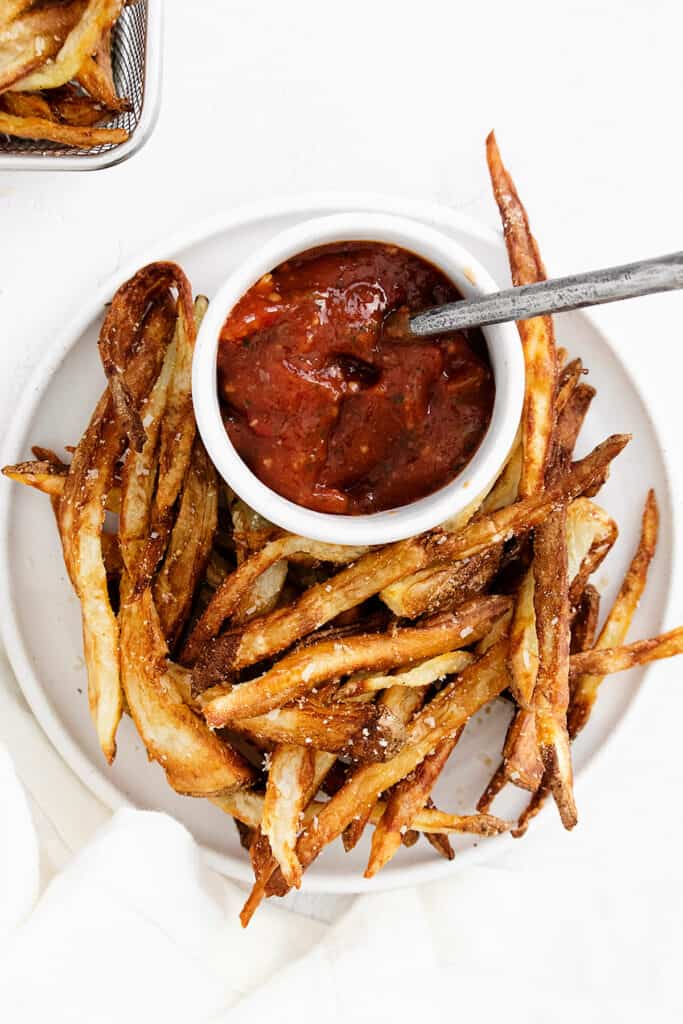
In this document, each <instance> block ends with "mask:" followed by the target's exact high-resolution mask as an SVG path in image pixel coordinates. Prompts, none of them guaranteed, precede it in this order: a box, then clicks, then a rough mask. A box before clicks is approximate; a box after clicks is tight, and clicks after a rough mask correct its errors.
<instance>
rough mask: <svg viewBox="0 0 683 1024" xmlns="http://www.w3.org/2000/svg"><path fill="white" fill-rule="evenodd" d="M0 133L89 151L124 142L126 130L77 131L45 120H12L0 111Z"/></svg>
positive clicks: (89, 129)
mask: <svg viewBox="0 0 683 1024" xmlns="http://www.w3.org/2000/svg"><path fill="white" fill-rule="evenodd" d="M0 132H2V133H4V134H5V135H14V136H16V137H17V138H19V139H39V140H41V139H42V140H45V141H47V142H61V143H62V144H63V145H65V146H76V147H78V149H90V148H91V147H93V146H111V145H116V144H118V143H120V142H125V141H126V139H127V138H128V132H127V131H126V130H125V128H78V127H74V126H72V125H69V124H59V123H58V122H56V121H47V120H45V119H44V118H41V117H15V116H14V115H13V114H5V113H3V112H2V111H0Z"/></svg>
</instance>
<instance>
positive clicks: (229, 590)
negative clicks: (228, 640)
mask: <svg viewBox="0 0 683 1024" xmlns="http://www.w3.org/2000/svg"><path fill="white" fill-rule="evenodd" d="M300 552H305V553H307V554H310V555H311V556H312V557H314V558H319V559H320V560H321V561H326V562H336V563H339V564H342V565H343V564H345V563H347V562H353V561H355V559H357V558H360V557H362V556H363V555H364V554H365V553H366V552H367V548H353V547H347V546H345V545H341V544H322V543H320V542H318V541H312V540H307V539H306V538H305V537H299V536H297V535H295V534H284V535H283V536H281V537H278V538H276V539H275V540H272V541H271V542H270V543H268V544H266V545H265V546H264V547H263V548H261V550H260V551H257V552H256V553H255V554H253V555H252V556H251V557H250V558H247V559H246V560H245V561H243V562H242V564H241V565H239V566H238V567H237V569H236V570H235V572H234V573H232V574H231V575H230V576H227V577H226V579H225V580H224V581H223V583H222V584H221V586H220V587H219V588H218V590H217V591H216V593H215V594H214V596H213V597H212V599H211V602H210V603H209V605H208V607H207V608H206V610H205V611H204V613H203V615H202V616H201V618H200V619H199V621H198V622H197V623H196V624H195V626H194V627H193V629H192V632H191V634H190V636H189V637H188V638H187V640H186V642H185V645H184V648H183V654H182V660H183V663H184V664H186V665H191V664H192V663H193V662H194V661H195V659H196V657H197V655H198V654H199V652H200V650H201V649H202V647H203V646H204V645H205V644H206V643H208V641H210V640H212V639H213V637H214V636H216V634H217V633H218V631H219V630H220V628H221V626H222V625H223V623H224V621H225V620H226V619H227V618H229V617H230V616H231V615H232V614H233V613H234V612H236V611H237V610H238V609H239V608H240V606H241V605H242V604H244V603H246V602H247V601H248V600H249V599H250V598H252V597H253V596H254V588H255V587H256V586H257V584H258V580H259V579H260V578H261V577H262V575H263V574H264V573H265V572H267V571H268V570H269V569H271V568H272V567H273V566H275V565H278V563H280V562H282V561H284V560H286V559H287V558H290V557H291V556H292V555H294V554H297V553H300Z"/></svg>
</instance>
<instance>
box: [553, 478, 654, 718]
mask: <svg viewBox="0 0 683 1024" xmlns="http://www.w3.org/2000/svg"><path fill="white" fill-rule="evenodd" d="M658 531H659V510H658V508H657V499H656V497H655V493H654V491H652V490H651V491H649V493H648V495H647V499H646V502H645V507H644V509H643V518H642V524H641V533H640V540H639V542H638V547H637V550H636V552H635V554H634V556H633V559H632V561H631V564H630V566H629V568H628V571H627V573H626V575H625V576H624V580H623V582H622V584H621V587H620V589H619V594H618V595H617V598H616V600H615V602H614V605H613V607H612V609H611V611H610V613H609V615H608V616H607V619H606V621H605V624H604V626H603V628H602V630H601V632H600V636H599V637H598V640H597V643H596V645H595V646H596V650H598V651H599V650H604V649H605V648H610V647H617V646H618V645H620V644H623V642H624V640H625V638H626V634H627V632H628V628H629V626H630V624H631V619H632V618H633V615H634V613H635V610H636V608H637V607H638V603H639V602H640V599H641V597H642V594H643V591H644V589H645V584H646V582H647V574H648V569H649V567H650V563H651V561H652V559H653V557H654V553H655V550H656V547H657V534H658ZM572 671H573V672H574V674H576V670H575V669H572ZM601 682H602V678H601V676H600V675H599V674H596V673H594V674H593V675H592V676H591V675H586V676H585V678H584V677H581V678H579V679H578V680H577V682H576V683H575V688H574V694H573V700H572V707H571V709H570V715H569V729H570V734H571V735H572V737H573V736H576V735H577V734H578V733H579V732H580V731H581V729H582V728H583V726H584V725H585V723H586V722H587V721H588V718H589V717H590V713H591V710H592V708H593V704H594V703H595V700H596V698H597V694H598V689H599V687H600V684H601Z"/></svg>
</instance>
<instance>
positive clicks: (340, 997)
mask: <svg viewBox="0 0 683 1024" xmlns="http://www.w3.org/2000/svg"><path fill="white" fill-rule="evenodd" d="M1 674H2V673H1V672H0V675H1ZM2 739H5V740H6V741H8V745H9V746H10V747H11V750H12V755H13V758H10V756H9V754H8V752H7V750H6V749H3V748H2V745H1V743H0V1021H3V1022H4V1021H7V1022H8V1024H34V1022H37V1021H43V1020H49V1021H50V1024H67V1022H68V1024H81V1022H83V1024H86V1022H87V1024H90V1022H95V1021H96V1022H97V1024H109V1022H112V1024H113V1022H116V1024H120V1022H121V1020H127V1021H132V1022H137V1021H140V1022H143V1021H144V1022H145V1024H146V1022H148V1021H150V1020H160V1021H163V1022H164V1024H175V1022H176V1021H177V1022H181V1021H182V1024H187V1022H188V1021H192V1024H204V1022H206V1024H209V1022H210V1024H232V1022H237V1024H239V1022H242V1021H244V1022H245V1024H246V1022H247V1021H249V1024H254V1022H255V1021H257V1022H260V1021H262V1020H264V1021H265V1020H268V1019H270V1018H273V1019H276V1020H278V1021H280V1022H288V1021H293V1022H294V1021H296V1022H297V1024H301V1022H302V1021H303V1022H305V1021H308V1020H316V1021H318V1022H320V1021H322V1022H323V1024H336V1022H342V1021H343V1022H344V1024H348V1021H349V1020H353V1021H373V1022H378V1021H379V1022H382V1021H385V1020H391V1021H392V1022H395V1021H403V1020H411V1021H414V1020H416V1019H418V1018H424V1017H425V1015H426V1014H430V1013H433V1012H434V1011H437V1012H440V1013H444V1014H445V1013H448V1015H449V1017H450V1016H452V1017H454V1018H455V1017H458V1018H461V1017H462V1016H463V1014H464V1013H465V1014H468V1015H475V1014H476V1017H477V1019H478V1020H483V1021H485V1022H488V1021H499V1020H501V1019H505V1021H506V1024H507V1022H513V1024H514V1022H517V1021H519V1022H520V1024H521V1022H524V1024H535V1022H539V1024H541V1022H542V1024H547V1021H548V1020H552V1021H553V1022H560V1024H563V1022H565V1021H566V1022H569V1021H572V1024H573V1022H575V1021H576V1020H577V1019H580V1020H582V1021H589V1022H592V1021H598V1020H599V1021H600V1022H601V1024H605V1022H607V1024H609V1022H612V1021H614V1022H615V1024H616V1022H617V1021H618V1022H619V1024H622V1022H628V1021H631V1020H633V1021H636V1020H638V1021H639V1022H640V1021H642V1019H643V1016H644V1015H645V1014H648V1015H649V1016H651V1017H652V1016H654V1018H655V1019H656V1020H657V1021H658V1024H668V1022H669V1021H671V1022H673V1021H677V1022H678V1021H680V1020H681V1019H682V1018H683V992H682V991H681V988H680V986H678V984H677V981H676V979H677V975H678V972H679V962H680V953H681V949H682V948H683V897H682V894H681V886H680V878H678V877H675V876H672V875H671V874H670V873H667V872H666V871H664V872H660V871H659V870H658V864H657V863H650V864H648V865H647V866H644V868H643V870H642V871H640V872H639V873H638V874H637V873H635V872H634V863H633V860H629V857H628V847H627V846H626V845H624V844H625V843H627V842H628V833H626V834H625V838H621V839H620V840H619V842H616V841H615V843H614V845H613V847H611V848H610V850H605V851H604V855H599V856H596V858H595V861H594V870H592V871H586V870H585V867H584V868H583V869H582V870H575V869H574V870H573V867H574V868H576V865H574V866H573V865H572V862H571V860H570V859H569V858H570V857H572V856H573V855H574V851H576V850H577V849H578V847H577V846H571V845H568V844H557V845H555V846H554V847H553V848H554V849H563V850H564V851H565V853H564V854H563V856H564V857H566V858H567V859H566V860H559V859H556V860H555V861H553V863H542V862H539V858H538V857H536V858H534V857H533V855H530V850H529V849H527V851H526V852H522V853H520V854H518V853H517V850H516V849H515V851H513V853H512V854H506V855H505V857H504V858H499V859H498V860H497V861H496V862H495V866H494V865H492V866H488V867H479V866H473V867H470V868H468V869H466V870H463V871H461V872H460V873H459V874H457V875H455V876H454V877H453V878H452V879H451V880H449V881H446V882H440V883H436V884H432V885H427V886H423V887H422V888H420V889H407V890H406V889H404V890H401V891H397V892H393V893H386V894H382V895H373V896H367V897H363V898H360V899H358V900H356V901H355V903H354V904H353V906H352V907H351V909H350V910H349V911H348V912H347V913H346V914H345V915H344V916H343V917H342V918H341V920H339V921H338V922H337V923H336V924H334V925H331V926H330V925H327V924H323V923H321V922H319V921H315V920H312V919H310V918H307V917H303V916H301V915H297V914H292V913H291V912H289V911H287V910H285V909H283V908H282V905H281V904H280V903H278V902H277V901H276V902H274V903H272V904H267V905H265V906H263V907H261V908H260V909H259V911H258V913H257V915H256V917H255V918H254V920H253V922H252V924H251V925H250V926H249V928H248V929H247V930H246V931H243V930H242V928H241V927H240V925H239V923H238V919H237V913H238V910H239V907H240V906H241V904H242V902H243V899H244V892H243V891H242V890H241V889H240V888H239V887H238V886H236V885H234V884H233V883H230V882H228V881H226V880H225V879H222V878H219V877H218V876H217V875H216V874H214V873H213V872H211V871H209V870H208V869H207V868H206V867H205V866H204V865H203V863H202V857H201V853H200V851H199V849H198V847H197V846H196V844H195V842H194V840H193V839H192V837H191V836H190V835H189V834H188V832H187V831H186V830H185V829H184V828H183V827H182V826H181V825H179V824H178V823H177V822H175V821H174V820H172V819H171V818H169V817H167V816H166V815H163V814H158V813H154V812H144V811H131V810H125V811H120V812H119V813H117V814H115V815H114V816H113V817H111V816H109V815H108V813H107V812H105V811H104V809H103V808H102V807H101V806H100V805H99V804H98V803H97V801H95V800H94V799H93V798H92V797H90V795H89V794H87V792H86V791H85V790H84V789H83V787H82V786H81V784H80V783H79V782H78V780H76V779H75V778H74V777H73V776H72V775H71V773H70V771H69V769H68V768H66V767H65V766H64V765H63V763H62V762H61V761H60V759H59V757H58V756H57V755H56V753H55V752H54V751H53V750H52V748H51V747H50V745H49V744H48V743H47V741H46V740H45V739H44V737H42V734H41V733H40V730H39V729H38V727H37V726H36V724H35V722H34V720H33V719H32V717H31V716H30V713H29V712H28V710H27V709H25V708H24V707H23V706H22V701H21V698H20V697H18V696H17V695H16V694H13V693H12V691H11V689H10V688H9V687H2V686H0V741H1V740H2ZM12 759H14V762H15V764H16V765H17V770H18V773H19V775H21V777H22V779H23V780H27V781H28V786H27V789H28V791H27V789H25V788H24V787H23V786H22V785H21V783H20V782H19V779H18V777H17V772H15V769H14V767H13V763H12ZM22 769H23V770H22ZM32 790H33V791H34V792H33V793H32ZM38 790H40V792H38ZM75 808H77V811H76V812H75ZM69 811H70V813H68V812H69ZM60 812H61V813H62V817H60V816H59V815H60ZM76 819H78V820H76ZM615 839H616V837H615ZM73 849H77V850H79V852H78V853H77V854H76V855H75V856H73V855H72V854H70V852H69V851H70V850H73ZM532 849H533V848H532ZM48 879H51V880H49V881H47V880H48ZM46 881H47V885H46V887H44V886H45V883H46ZM41 886H43V887H44V888H43V891H42V895H40V896H38V893H39V891H40V889H41Z"/></svg>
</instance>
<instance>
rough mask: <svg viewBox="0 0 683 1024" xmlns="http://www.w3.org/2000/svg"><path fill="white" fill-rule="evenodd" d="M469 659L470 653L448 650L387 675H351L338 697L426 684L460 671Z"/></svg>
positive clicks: (470, 658) (343, 698) (467, 663)
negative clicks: (413, 666)
mask: <svg viewBox="0 0 683 1024" xmlns="http://www.w3.org/2000/svg"><path fill="white" fill-rule="evenodd" d="M471 661H472V655H471V654H468V653H467V652H466V651H449V652H448V653H447V654H438V655H437V656H436V657H435V658H429V659H428V660H427V661H423V662H422V663H421V664H420V665H416V666H415V668H411V669H408V670H407V671H405V672H394V673H392V674H391V675H388V676H387V675H379V676H372V675H371V676H367V675H359V676H356V677H355V678H353V677H352V678H351V679H349V681H348V682H347V683H345V684H344V685H343V686H342V687H340V689H339V693H338V698H339V699H340V700H349V699H350V698H353V697H357V696H359V695H360V694H364V693H375V692H376V691H377V690H386V689H388V688H389V687H392V686H419V687H423V686H428V685H429V684H430V683H435V682H438V681H439V680H442V679H445V678H446V677H447V676H449V675H453V674H455V673H457V672H462V670H463V669H464V668H466V667H467V666H468V665H469V664H470V662H471Z"/></svg>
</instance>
